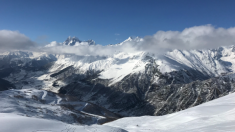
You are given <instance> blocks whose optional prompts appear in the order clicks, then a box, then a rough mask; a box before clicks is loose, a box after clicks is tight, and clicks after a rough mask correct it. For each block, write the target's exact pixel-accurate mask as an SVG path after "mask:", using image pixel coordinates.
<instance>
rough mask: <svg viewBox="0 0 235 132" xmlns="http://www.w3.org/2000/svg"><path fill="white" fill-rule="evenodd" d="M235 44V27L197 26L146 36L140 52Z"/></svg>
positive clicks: (206, 47)
mask: <svg viewBox="0 0 235 132" xmlns="http://www.w3.org/2000/svg"><path fill="white" fill-rule="evenodd" d="M234 44H235V27H233V28H228V29H225V28H215V27H213V26H211V25H204V26H195V27H190V28H186V29H184V30H183V31H182V32H180V31H158V32H157V33H156V34H154V35H153V36H146V37H145V38H144V42H143V43H142V44H140V45H138V50H147V51H151V52H154V50H156V51H159V50H160V51H162V50H164V51H165V50H172V49H181V50H191V49H208V48H216V47H219V46H228V45H234Z"/></svg>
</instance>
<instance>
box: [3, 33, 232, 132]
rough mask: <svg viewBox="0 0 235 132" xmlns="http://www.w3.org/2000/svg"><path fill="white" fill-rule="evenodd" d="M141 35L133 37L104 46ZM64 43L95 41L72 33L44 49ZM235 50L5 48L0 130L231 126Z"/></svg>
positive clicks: (140, 131)
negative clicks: (158, 52) (92, 52)
mask: <svg viewBox="0 0 235 132" xmlns="http://www.w3.org/2000/svg"><path fill="white" fill-rule="evenodd" d="M141 41H143V39H142V38H139V37H137V38H131V37H130V38H128V39H127V40H125V41H124V42H122V43H119V44H116V45H107V47H111V48H115V47H118V46H124V47H125V45H126V44H128V43H131V44H132V43H133V42H135V43H138V42H141ZM63 46H64V47H65V48H66V47H76V48H79V47H80V46H81V47H84V46H85V47H86V46H88V47H89V46H92V48H95V46H97V44H96V43H95V42H94V41H93V40H88V41H80V40H79V39H78V38H76V37H73V38H72V37H69V38H67V40H66V41H65V42H63V43H56V42H52V43H51V44H48V45H46V46H45V48H54V47H55V48H56V47H57V48H61V47H63ZM234 48H235V47H234V46H223V47H219V48H215V49H203V50H178V49H175V50H172V51H168V52H166V53H165V54H162V55H156V54H154V53H150V52H144V51H136V52H122V51H115V52H114V53H113V54H112V55H78V54H70V53H61V54H58V53H49V52H47V51H24V50H22V51H19V50H17V51H9V52H2V53H0V124H1V125H0V132H2V131H3V132H13V131H14V132H22V131H23V132H51V131H52V132H60V131H61V132H64V131H66V132H76V131H79V132H80V131H84V132H85V131H87V132H97V131H100V132H106V131H107V132H127V131H128V132H152V131H156V132H161V131H162V132H165V131H169V132H170V131H179V132H183V131H185V132H186V131H206V132H207V131H208V132H210V131H215V132H217V131H218V132H219V131H233V130H235V126H234V125H233V124H235V118H234V117H235V102H234V101H235V94H234V93H233V92H235V81H234V79H235V59H234V57H235V49H234ZM117 49H118V48H117ZM41 50H42V49H41ZM2 126H3V127H2ZM11 126H14V127H11Z"/></svg>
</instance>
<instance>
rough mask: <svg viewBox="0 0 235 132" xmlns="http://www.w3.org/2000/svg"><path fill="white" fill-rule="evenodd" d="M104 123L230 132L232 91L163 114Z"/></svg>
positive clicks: (150, 130)
mask: <svg viewBox="0 0 235 132" xmlns="http://www.w3.org/2000/svg"><path fill="white" fill-rule="evenodd" d="M105 125H106V126H112V127H117V128H122V129H125V130H127V131H128V132H233V131H234V130H235V93H233V94H230V95H227V96H225V97H221V98H218V99H215V100H213V101H210V102H207V103H204V104H202V105H199V106H195V107H193V108H189V109H186V110H183V111H180V112H177V113H173V114H169V115H165V116H142V117H126V118H122V119H119V120H116V121H113V122H110V123H106V124H105Z"/></svg>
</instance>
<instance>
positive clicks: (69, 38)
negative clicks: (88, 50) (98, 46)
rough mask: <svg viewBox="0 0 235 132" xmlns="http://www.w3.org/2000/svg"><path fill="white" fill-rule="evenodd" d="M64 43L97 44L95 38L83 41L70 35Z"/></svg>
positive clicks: (70, 44) (77, 44)
mask: <svg viewBox="0 0 235 132" xmlns="http://www.w3.org/2000/svg"><path fill="white" fill-rule="evenodd" d="M62 45H69V46H79V45H95V41H94V40H87V41H81V40H79V39H78V38H77V37H70V36H69V37H68V38H67V39H66V40H65V41H64V42H63V43H62Z"/></svg>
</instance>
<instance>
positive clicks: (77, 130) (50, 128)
mask: <svg viewBox="0 0 235 132" xmlns="http://www.w3.org/2000/svg"><path fill="white" fill-rule="evenodd" d="M0 117H1V118H0V123H1V127H0V131H1V132H126V131H125V130H122V129H119V128H115V127H110V126H101V125H93V126H78V125H70V124H66V123H63V122H60V121H53V120H46V119H38V118H30V117H24V116H20V115H16V114H9V113H0Z"/></svg>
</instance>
